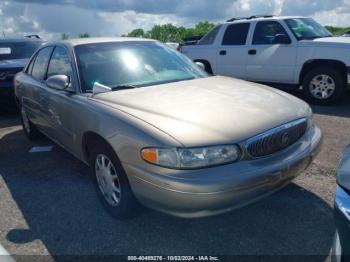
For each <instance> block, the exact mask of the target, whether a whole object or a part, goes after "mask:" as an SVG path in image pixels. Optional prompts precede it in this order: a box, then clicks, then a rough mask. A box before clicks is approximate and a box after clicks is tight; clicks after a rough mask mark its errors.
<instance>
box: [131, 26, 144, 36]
mask: <svg viewBox="0 0 350 262" xmlns="http://www.w3.org/2000/svg"><path fill="white" fill-rule="evenodd" d="M128 36H129V37H145V31H144V30H143V29H142V28H137V29H134V30H132V31H131V32H130V33H129V34H128Z"/></svg>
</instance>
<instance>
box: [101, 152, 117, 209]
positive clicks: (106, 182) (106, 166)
mask: <svg viewBox="0 0 350 262" xmlns="http://www.w3.org/2000/svg"><path fill="white" fill-rule="evenodd" d="M95 173H96V178H97V183H98V187H99V189H100V191H101V193H102V195H103V197H104V198H105V200H106V201H107V203H108V204H110V205H111V206H114V207H115V206H118V205H119V202H120V199H121V187H120V182H119V177H118V174H117V172H116V170H115V168H114V166H113V163H112V161H111V160H109V158H108V157H107V156H105V155H103V154H100V155H98V156H97V157H96V160H95Z"/></svg>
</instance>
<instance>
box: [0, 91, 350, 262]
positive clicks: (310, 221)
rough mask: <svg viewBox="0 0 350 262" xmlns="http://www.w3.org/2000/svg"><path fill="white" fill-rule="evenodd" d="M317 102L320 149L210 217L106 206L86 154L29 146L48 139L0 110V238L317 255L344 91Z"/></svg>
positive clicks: (15, 243)
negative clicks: (35, 136)
mask: <svg viewBox="0 0 350 262" xmlns="http://www.w3.org/2000/svg"><path fill="white" fill-rule="evenodd" d="M313 109H314V112H315V117H314V120H315V123H316V124H317V125H319V126H320V127H321V129H322V130H323V133H324V136H325V140H324V145H323V149H322V151H321V153H320V155H319V156H318V158H317V159H316V160H315V162H314V163H313V164H312V166H311V167H310V168H309V170H308V171H306V172H305V173H303V174H302V175H301V176H300V177H299V178H298V179H297V180H296V181H295V183H293V184H291V185H290V186H288V187H287V188H285V189H283V190H282V191H280V192H278V193H276V194H274V195H272V196H270V197H268V198H266V199H264V200H262V201H260V202H258V203H255V204H253V205H250V206H248V207H245V208H243V209H240V210H237V211H234V212H231V213H229V214H224V215H220V216H216V217H210V218H204V219H197V220H184V219H179V218H174V217H170V216H167V215H164V214H161V213H158V212H155V211H151V210H149V211H146V212H144V213H143V214H142V215H140V216H139V217H137V218H135V219H133V220H131V221H128V222H119V221H116V220H114V219H112V218H111V217H110V216H109V215H107V214H106V213H105V212H104V210H103V209H102V207H101V205H100V203H99V202H98V201H97V198H96V196H95V192H94V189H93V184H92V179H91V178H90V177H89V176H88V175H87V173H88V170H87V167H85V166H84V164H82V163H80V162H79V161H78V160H76V159H75V158H73V157H72V156H71V155H69V154H68V153H67V152H65V151H64V150H62V149H60V148H59V147H58V146H54V148H53V150H52V151H51V152H46V153H29V152H28V151H29V150H30V149H31V148H32V147H33V146H35V145H53V143H52V142H50V141H49V140H47V139H43V140H41V141H39V142H37V143H32V142H29V141H28V140H27V139H26V138H25V137H24V135H23V133H22V131H21V126H20V125H19V120H18V118H17V117H16V116H13V115H12V116H11V115H6V114H4V115H1V116H0V243H2V245H3V246H4V247H5V248H6V249H7V250H8V251H9V252H10V253H12V254H17V255H44V254H47V255H50V256H55V255H111V254H115V255H117V254H123V255H128V254H129V255H135V254H142V255H146V254H148V255H156V254H173V255H184V254H191V255H195V254H200V255H203V254H208V255H224V254H225V255H227V254H239V255H254V254H259V255H275V254H279V255H317V257H314V258H317V260H320V261H322V260H324V259H325V258H326V257H327V255H328V252H329V249H330V246H331V242H332V237H333V234H334V226H333V221H332V206H333V204H332V198H333V194H334V191H335V187H336V183H335V173H336V169H337V165H338V161H339V157H340V154H341V152H342V151H343V149H344V148H345V146H346V145H347V144H350V131H349V130H350V97H349V98H348V99H347V100H345V101H344V103H343V104H341V105H338V106H334V107H314V108H313ZM46 257H47V258H49V256H46ZM0 260H1V259H0Z"/></svg>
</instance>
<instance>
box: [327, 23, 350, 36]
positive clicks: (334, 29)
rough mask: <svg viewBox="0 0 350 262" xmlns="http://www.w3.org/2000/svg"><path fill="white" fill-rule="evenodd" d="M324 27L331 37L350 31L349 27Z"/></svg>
mask: <svg viewBox="0 0 350 262" xmlns="http://www.w3.org/2000/svg"><path fill="white" fill-rule="evenodd" d="M325 27H326V29H327V30H328V31H329V32H331V33H332V34H333V35H343V34H344V33H346V32H347V31H349V30H350V28H349V27H335V26H330V25H326V26H325Z"/></svg>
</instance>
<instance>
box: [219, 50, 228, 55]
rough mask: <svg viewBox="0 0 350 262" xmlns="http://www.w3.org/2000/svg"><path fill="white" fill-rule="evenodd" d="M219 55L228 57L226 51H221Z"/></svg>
mask: <svg viewBox="0 0 350 262" xmlns="http://www.w3.org/2000/svg"><path fill="white" fill-rule="evenodd" d="M219 54H220V55H226V54H227V52H226V50H221V51H220V53H219Z"/></svg>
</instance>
